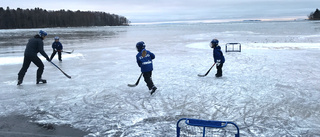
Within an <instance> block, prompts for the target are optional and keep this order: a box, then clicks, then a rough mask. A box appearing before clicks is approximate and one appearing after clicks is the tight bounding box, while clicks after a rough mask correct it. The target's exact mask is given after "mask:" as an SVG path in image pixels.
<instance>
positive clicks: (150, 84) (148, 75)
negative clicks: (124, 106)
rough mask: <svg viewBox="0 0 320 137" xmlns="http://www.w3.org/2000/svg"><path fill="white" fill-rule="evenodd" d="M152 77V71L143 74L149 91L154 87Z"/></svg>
mask: <svg viewBox="0 0 320 137" xmlns="http://www.w3.org/2000/svg"><path fill="white" fill-rule="evenodd" d="M151 75H152V71H149V72H143V78H144V81H145V82H146V83H147V86H148V88H149V90H151V89H152V87H153V86H154V84H153V82H152V78H151Z"/></svg>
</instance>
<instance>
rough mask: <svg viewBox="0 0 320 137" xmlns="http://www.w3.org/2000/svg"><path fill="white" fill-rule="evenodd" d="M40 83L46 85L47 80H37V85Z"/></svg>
mask: <svg viewBox="0 0 320 137" xmlns="http://www.w3.org/2000/svg"><path fill="white" fill-rule="evenodd" d="M41 83H47V80H45V79H37V84H41Z"/></svg>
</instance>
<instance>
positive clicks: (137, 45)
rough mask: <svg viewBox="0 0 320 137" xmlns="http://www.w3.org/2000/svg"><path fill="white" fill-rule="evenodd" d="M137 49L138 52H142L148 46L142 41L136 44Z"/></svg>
mask: <svg viewBox="0 0 320 137" xmlns="http://www.w3.org/2000/svg"><path fill="white" fill-rule="evenodd" d="M136 48H137V50H138V51H139V52H140V51H141V50H143V49H144V48H146V45H145V44H144V42H143V41H140V42H138V43H137V44H136Z"/></svg>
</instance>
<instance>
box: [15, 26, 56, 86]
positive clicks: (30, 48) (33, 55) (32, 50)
mask: <svg viewBox="0 0 320 137" xmlns="http://www.w3.org/2000/svg"><path fill="white" fill-rule="evenodd" d="M46 36H47V33H46V32H45V31H42V30H40V31H39V34H37V35H35V36H34V37H33V38H31V39H29V41H28V44H27V46H26V49H25V51H24V60H23V65H22V68H21V69H20V71H19V73H18V84H17V85H20V84H22V81H23V78H24V75H25V74H26V72H27V70H28V68H29V66H30V63H31V62H33V63H34V64H35V65H36V66H37V67H38V70H37V81H36V83H37V84H39V83H40V82H41V83H46V82H47V81H46V80H44V79H42V78H41V77H42V73H43V70H44V65H43V63H42V61H41V59H40V58H39V57H38V55H37V54H38V52H40V54H41V55H42V56H44V57H45V58H46V59H47V61H50V59H49V57H48V55H47V54H46V52H44V50H43V40H44V39H45V38H46Z"/></svg>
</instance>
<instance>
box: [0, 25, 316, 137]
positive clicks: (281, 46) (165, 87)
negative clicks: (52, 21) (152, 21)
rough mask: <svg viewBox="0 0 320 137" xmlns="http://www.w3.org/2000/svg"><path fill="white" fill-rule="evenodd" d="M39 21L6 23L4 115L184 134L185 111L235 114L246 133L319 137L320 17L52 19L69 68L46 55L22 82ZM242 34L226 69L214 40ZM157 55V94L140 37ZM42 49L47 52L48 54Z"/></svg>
mask: <svg viewBox="0 0 320 137" xmlns="http://www.w3.org/2000/svg"><path fill="white" fill-rule="evenodd" d="M38 30H39V29H17V30H0V40H1V41H0V50H1V51H0V72H1V77H0V116H7V115H12V114H21V115H25V116H31V117H34V118H36V119H38V120H37V122H39V123H54V124H70V125H72V126H73V127H75V128H77V129H81V130H84V131H89V132H90V134H89V135H88V136H130V137H131V136H148V137H149V136H157V137H160V136H161V137H162V136H168V137H172V136H176V122H177V121H178V120H179V119H180V118H184V117H187V118H196V119H204V120H219V121H232V122H234V123H236V124H237V125H238V126H239V128H240V135H241V136H266V137H269V136H320V101H319V98H320V94H319V92H320V86H319V84H320V62H319V58H320V22H317V21H315V22H309V21H292V22H230V23H212V24H161V25H136V26H122V27H84V28H44V29H43V30H45V31H47V32H48V37H47V39H45V40H44V43H45V51H46V52H47V54H48V55H51V52H52V49H51V43H52V42H53V38H54V37H55V36H59V37H60V42H61V43H62V44H63V46H64V50H65V51H71V50H73V49H74V52H73V53H72V54H63V55H62V60H63V61H62V62H58V59H57V55H56V57H55V58H54V59H53V62H54V63H56V64H57V65H58V66H59V67H60V68H61V69H62V70H63V71H64V72H66V73H67V74H68V75H70V76H71V77H72V79H68V78H66V77H65V76H64V75H63V74H62V73H61V72H60V71H59V70H58V69H57V68H55V67H54V66H53V65H51V64H50V63H49V62H46V61H45V59H44V58H43V57H42V59H43V62H44V64H45V70H44V74H43V78H45V79H47V81H48V83H47V84H40V85H36V84H35V81H36V80H35V76H36V69H37V68H36V66H35V65H33V64H32V65H30V68H29V69H28V72H27V73H26V76H25V79H24V82H23V84H22V85H21V86H17V85H16V84H17V73H18V71H19V70H20V68H21V66H22V62H23V51H24V48H25V45H26V43H27V40H28V39H29V38H31V37H32V36H33V35H35V34H36V33H37V32H38ZM213 38H217V39H219V41H220V45H221V47H222V50H223V51H224V50H225V44H226V43H231V42H239V43H241V44H242V51H241V52H227V53H226V52H224V56H225V58H226V62H225V64H224V66H223V69H222V70H223V77H222V78H215V77H214V74H215V72H216V69H215V68H214V69H212V71H211V72H210V73H209V74H208V76H206V77H198V76H197V75H198V74H199V73H200V74H204V73H205V72H206V71H207V70H208V69H209V68H210V67H211V65H212V64H213V59H212V49H211V48H210V47H209V42H210V41H211V40H212V39H213ZM139 41H144V42H145V43H146V48H147V49H148V50H150V51H151V52H153V53H154V54H155V56H156V58H155V60H154V61H153V63H154V71H153V81H154V83H155V85H156V86H157V87H158V91H157V92H156V94H155V95H153V96H150V93H149V91H148V88H147V87H146V84H145V83H144V81H143V80H141V81H140V84H139V85H138V86H137V87H134V88H132V87H128V86H127V84H133V83H135V82H136V80H137V78H138V77H139V75H140V69H139V67H138V65H137V64H136V60H135V55H136V54H137V51H136V48H135V44H136V43H137V42H139ZM39 56H41V55H40V54H39Z"/></svg>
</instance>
